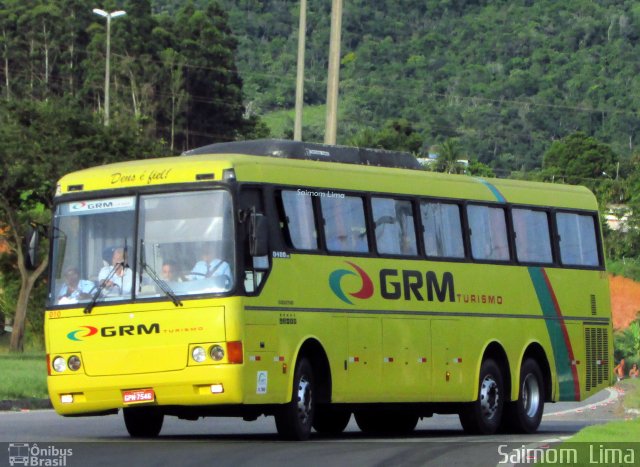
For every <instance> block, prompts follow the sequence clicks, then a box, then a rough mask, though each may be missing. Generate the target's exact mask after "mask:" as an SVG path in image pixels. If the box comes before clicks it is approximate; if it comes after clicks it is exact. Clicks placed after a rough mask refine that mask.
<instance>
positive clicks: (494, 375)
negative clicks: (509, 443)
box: [460, 358, 504, 435]
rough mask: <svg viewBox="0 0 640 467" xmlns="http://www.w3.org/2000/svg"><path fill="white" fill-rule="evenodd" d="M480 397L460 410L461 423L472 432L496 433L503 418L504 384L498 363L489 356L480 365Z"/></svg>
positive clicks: (468, 431) (466, 429)
mask: <svg viewBox="0 0 640 467" xmlns="http://www.w3.org/2000/svg"><path fill="white" fill-rule="evenodd" d="M479 380H480V382H479V387H478V398H477V400H476V401H474V402H471V403H469V404H466V405H465V407H463V408H462V410H461V411H460V423H461V424H462V428H464V431H465V432H467V433H470V434H482V435H490V434H493V433H495V432H496V431H497V430H498V427H499V426H500V421H501V420H502V411H503V408H504V385H503V381H502V372H501V371H500V367H499V366H498V364H497V363H496V362H495V361H494V360H492V359H490V358H488V359H486V360H485V361H483V362H482V366H481V367H480V378H479Z"/></svg>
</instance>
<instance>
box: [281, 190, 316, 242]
mask: <svg viewBox="0 0 640 467" xmlns="http://www.w3.org/2000/svg"><path fill="white" fill-rule="evenodd" d="M282 205H283V207H284V215H285V223H284V228H285V229H286V233H287V235H288V238H289V240H290V241H291V246H293V247H294V248H296V249H298V250H316V249H317V248H318V234H317V231H316V224H315V220H314V216H313V203H312V199H311V196H309V195H307V194H305V193H304V192H303V191H290V190H283V191H282Z"/></svg>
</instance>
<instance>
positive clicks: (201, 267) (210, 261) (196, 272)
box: [187, 245, 232, 287]
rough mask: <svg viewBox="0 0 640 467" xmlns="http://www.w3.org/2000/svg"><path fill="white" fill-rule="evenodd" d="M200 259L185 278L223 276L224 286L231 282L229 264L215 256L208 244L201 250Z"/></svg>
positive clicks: (195, 278) (201, 278)
mask: <svg viewBox="0 0 640 467" xmlns="http://www.w3.org/2000/svg"><path fill="white" fill-rule="evenodd" d="M201 258H202V259H201V260H200V261H198V262H197V263H196V264H195V265H194V266H193V268H192V269H191V273H190V275H189V276H187V278H188V279H189V280H203V279H209V278H220V279H222V278H224V279H226V280H225V285H224V286H225V287H227V286H228V285H230V284H231V281H232V274H231V266H229V263H227V262H226V261H225V260H223V259H221V258H215V257H214V254H213V246H211V245H208V246H206V247H205V249H204V250H203V252H202V257H201Z"/></svg>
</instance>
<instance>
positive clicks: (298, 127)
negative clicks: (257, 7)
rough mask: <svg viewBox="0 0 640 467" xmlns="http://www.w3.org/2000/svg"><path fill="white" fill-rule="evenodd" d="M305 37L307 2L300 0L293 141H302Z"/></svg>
mask: <svg viewBox="0 0 640 467" xmlns="http://www.w3.org/2000/svg"><path fill="white" fill-rule="evenodd" d="M306 35H307V0H300V25H299V26H298V72H297V76H296V117H295V122H294V125H293V139H294V141H302V107H303V105H304V45H305V39H306Z"/></svg>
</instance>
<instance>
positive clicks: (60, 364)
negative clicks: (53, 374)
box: [53, 357, 67, 373]
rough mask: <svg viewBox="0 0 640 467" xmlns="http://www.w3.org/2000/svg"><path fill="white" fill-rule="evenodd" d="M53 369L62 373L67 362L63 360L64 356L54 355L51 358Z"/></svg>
mask: <svg viewBox="0 0 640 467" xmlns="http://www.w3.org/2000/svg"><path fill="white" fill-rule="evenodd" d="M53 369H54V370H56V371H57V372H58V373H62V372H63V371H64V370H66V369H67V362H65V360H64V358H62V357H56V358H54V359H53Z"/></svg>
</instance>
